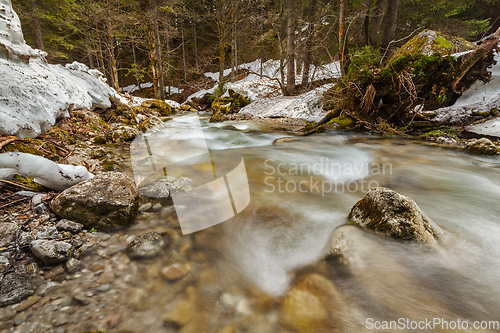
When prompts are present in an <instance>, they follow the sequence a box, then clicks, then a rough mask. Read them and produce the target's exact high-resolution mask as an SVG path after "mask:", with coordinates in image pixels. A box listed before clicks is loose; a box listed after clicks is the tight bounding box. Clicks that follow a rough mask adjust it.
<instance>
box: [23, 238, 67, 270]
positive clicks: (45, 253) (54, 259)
mask: <svg viewBox="0 0 500 333" xmlns="http://www.w3.org/2000/svg"><path fill="white" fill-rule="evenodd" d="M30 249H31V251H32V252H33V254H34V255H35V256H36V257H37V258H38V259H40V260H41V261H42V262H43V263H44V264H46V265H52V264H56V263H59V262H62V261H65V260H67V259H69V258H70V257H71V256H72V255H73V252H74V250H75V249H74V247H73V246H71V244H69V243H66V242H57V241H48V240H36V241H33V242H31V244H30Z"/></svg>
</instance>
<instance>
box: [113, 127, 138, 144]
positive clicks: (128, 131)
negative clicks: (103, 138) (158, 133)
mask: <svg viewBox="0 0 500 333" xmlns="http://www.w3.org/2000/svg"><path fill="white" fill-rule="evenodd" d="M139 135H141V131H139V130H138V129H135V128H133V127H130V126H120V127H118V128H117V129H116V130H115V131H113V141H114V142H126V141H132V140H134V139H135V138H136V137H137V136H139Z"/></svg>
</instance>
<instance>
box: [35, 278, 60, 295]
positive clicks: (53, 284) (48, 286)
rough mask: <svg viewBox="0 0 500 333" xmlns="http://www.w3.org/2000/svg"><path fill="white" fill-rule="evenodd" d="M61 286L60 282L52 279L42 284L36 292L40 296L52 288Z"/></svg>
mask: <svg viewBox="0 0 500 333" xmlns="http://www.w3.org/2000/svg"><path fill="white" fill-rule="evenodd" d="M59 288H61V284H60V283H58V282H54V281H49V282H48V283H47V284H46V285H44V286H42V287H41V288H40V290H39V291H38V294H39V295H40V296H42V297H44V296H47V295H49V294H50V293H51V292H53V291H54V290H57V289H59Z"/></svg>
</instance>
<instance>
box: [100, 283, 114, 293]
mask: <svg viewBox="0 0 500 333" xmlns="http://www.w3.org/2000/svg"><path fill="white" fill-rule="evenodd" d="M110 289H111V284H109V283H105V284H101V285H100V286H99V287H97V291H98V292H101V293H105V292H107V291H109V290H110Z"/></svg>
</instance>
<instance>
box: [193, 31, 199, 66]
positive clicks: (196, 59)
mask: <svg viewBox="0 0 500 333" xmlns="http://www.w3.org/2000/svg"><path fill="white" fill-rule="evenodd" d="M193 44H194V45H193V46H194V47H193V53H194V54H193V55H194V61H195V64H196V71H198V69H199V64H198V42H197V40H196V24H195V23H194V22H193Z"/></svg>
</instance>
